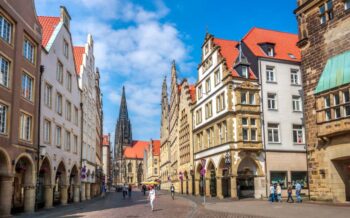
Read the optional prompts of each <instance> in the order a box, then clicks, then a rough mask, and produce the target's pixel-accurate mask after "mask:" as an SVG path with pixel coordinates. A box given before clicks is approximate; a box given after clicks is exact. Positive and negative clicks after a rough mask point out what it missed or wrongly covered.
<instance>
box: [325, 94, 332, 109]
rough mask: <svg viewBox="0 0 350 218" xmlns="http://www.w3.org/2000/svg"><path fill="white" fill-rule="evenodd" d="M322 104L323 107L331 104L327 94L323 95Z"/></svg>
mask: <svg viewBox="0 0 350 218" xmlns="http://www.w3.org/2000/svg"><path fill="white" fill-rule="evenodd" d="M324 106H325V108H329V107H330V106H331V99H330V97H329V96H326V97H324Z"/></svg>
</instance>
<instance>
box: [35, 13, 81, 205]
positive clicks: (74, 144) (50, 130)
mask: <svg viewBox="0 0 350 218" xmlns="http://www.w3.org/2000/svg"><path fill="white" fill-rule="evenodd" d="M39 21H40V24H41V26H42V28H43V29H42V33H43V40H42V52H41V64H42V65H43V66H44V68H45V72H44V73H43V74H42V79H41V90H42V91H41V107H40V108H41V109H40V112H41V113H40V161H39V163H40V168H39V169H40V171H39V187H38V190H37V194H38V197H37V198H38V201H39V202H38V203H39V206H45V207H46V208H50V207H52V206H53V204H63V205H64V204H67V203H68V202H73V201H74V202H79V201H80V152H81V125H80V122H79V121H80V116H81V110H80V102H81V101H80V96H81V90H80V88H79V86H78V76H77V74H76V71H75V63H74V56H73V42H72V36H71V33H70V15H69V13H68V11H67V10H66V8H65V7H61V14H60V17H51V16H50V17H47V16H39Z"/></svg>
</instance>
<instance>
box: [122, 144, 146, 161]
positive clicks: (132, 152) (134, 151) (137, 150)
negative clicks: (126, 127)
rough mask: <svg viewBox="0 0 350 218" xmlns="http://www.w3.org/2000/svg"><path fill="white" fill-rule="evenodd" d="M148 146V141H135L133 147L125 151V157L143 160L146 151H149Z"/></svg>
mask: <svg viewBox="0 0 350 218" xmlns="http://www.w3.org/2000/svg"><path fill="white" fill-rule="evenodd" d="M148 145H149V142H146V141H133V142H132V144H131V147H127V148H126V149H125V150H124V157H125V158H137V159H143V154H144V151H145V150H148Z"/></svg>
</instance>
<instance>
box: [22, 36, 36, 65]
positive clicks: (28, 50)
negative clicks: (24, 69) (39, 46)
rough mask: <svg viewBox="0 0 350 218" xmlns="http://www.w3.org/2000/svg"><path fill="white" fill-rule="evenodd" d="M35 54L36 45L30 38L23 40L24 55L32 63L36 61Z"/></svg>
mask: <svg viewBox="0 0 350 218" xmlns="http://www.w3.org/2000/svg"><path fill="white" fill-rule="evenodd" d="M34 56H35V46H34V45H33V43H32V42H31V41H29V40H28V39H26V38H25V39H24V41H23V57H24V58H25V59H27V60H28V61H29V62H30V63H34Z"/></svg>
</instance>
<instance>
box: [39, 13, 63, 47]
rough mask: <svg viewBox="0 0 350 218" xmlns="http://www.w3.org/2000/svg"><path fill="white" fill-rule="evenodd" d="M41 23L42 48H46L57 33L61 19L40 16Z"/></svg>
mask: <svg viewBox="0 0 350 218" xmlns="http://www.w3.org/2000/svg"><path fill="white" fill-rule="evenodd" d="M38 19H39V23H40V24H41V26H42V31H43V32H42V41H41V44H42V46H44V47H46V45H47V43H48V42H49V41H50V38H51V36H52V34H53V32H54V31H55V28H56V26H57V25H58V24H59V22H60V20H61V19H60V18H59V17H49V16H38Z"/></svg>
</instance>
